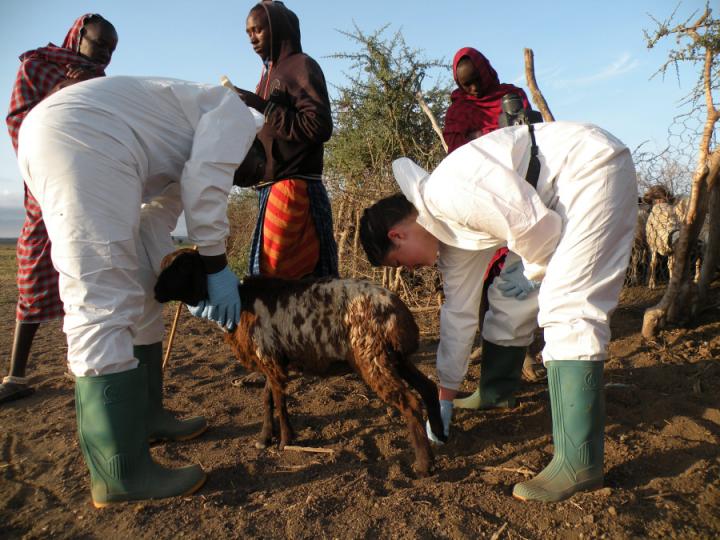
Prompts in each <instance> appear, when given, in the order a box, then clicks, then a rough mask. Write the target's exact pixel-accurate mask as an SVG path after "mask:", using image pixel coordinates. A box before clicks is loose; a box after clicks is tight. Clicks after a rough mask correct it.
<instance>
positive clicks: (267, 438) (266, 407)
mask: <svg viewBox="0 0 720 540" xmlns="http://www.w3.org/2000/svg"><path fill="white" fill-rule="evenodd" d="M274 431H275V429H274V425H273V394H272V387H271V386H270V379H268V378H266V379H265V388H264V389H263V425H262V431H260V437H259V438H258V440H257V442H256V443H255V446H256V447H257V448H267V447H268V446H270V443H271V442H272V438H273V435H274Z"/></svg>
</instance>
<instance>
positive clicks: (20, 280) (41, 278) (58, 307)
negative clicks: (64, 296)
mask: <svg viewBox="0 0 720 540" xmlns="http://www.w3.org/2000/svg"><path fill="white" fill-rule="evenodd" d="M16 256H17V288H18V302H17V310H16V318H17V321H18V322H21V323H43V322H47V321H51V320H53V319H57V318H59V317H62V316H63V315H64V311H63V304H62V301H61V300H60V293H59V290H58V273H57V271H56V270H55V268H53V264H52V261H51V260H50V238H48V234H47V230H46V229H45V222H44V221H43V218H42V212H41V210H40V205H39V204H38V202H37V201H36V200H35V197H33V196H32V194H31V193H30V190H28V188H27V186H25V223H24V224H23V228H22V230H21V231H20V237H19V238H18V241H17V246H16Z"/></svg>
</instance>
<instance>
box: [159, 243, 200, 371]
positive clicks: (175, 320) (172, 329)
mask: <svg viewBox="0 0 720 540" xmlns="http://www.w3.org/2000/svg"><path fill="white" fill-rule="evenodd" d="M193 249H194V250H196V251H197V246H193ZM182 307H183V303H182V302H178V306H177V309H176V310H175V318H173V323H172V326H171V327H170V336H168V344H167V348H166V349H165V358H163V363H162V369H165V366H166V365H167V361H168V358H170V351H172V346H173V341H175V331H176V330H177V325H178V321H179V320H180V311H181V310H182Z"/></svg>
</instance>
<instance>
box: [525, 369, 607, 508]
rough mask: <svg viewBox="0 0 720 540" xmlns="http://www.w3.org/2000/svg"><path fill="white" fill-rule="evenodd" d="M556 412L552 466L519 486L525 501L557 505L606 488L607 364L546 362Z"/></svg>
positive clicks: (551, 397)
mask: <svg viewBox="0 0 720 540" xmlns="http://www.w3.org/2000/svg"><path fill="white" fill-rule="evenodd" d="M545 365H546V367H547V373H548V385H549V387H550V406H551V409H552V424H553V443H554V445H555V451H554V455H553V459H552V461H550V463H549V464H548V466H547V467H545V469H543V470H542V471H541V472H540V473H539V474H538V475H537V476H536V477H535V478H533V479H532V480H529V481H527V482H522V483H520V484H517V485H516V486H515V487H514V489H513V497H515V498H516V499H520V500H521V501H543V502H557V501H562V500H564V499H567V498H568V497H570V496H571V495H573V494H574V493H577V492H578V491H590V490H593V489H598V488H601V487H602V485H603V479H604V476H603V464H604V437H605V401H604V389H603V368H604V363H603V362H583V361H579V360H560V361H550V362H546V364H545Z"/></svg>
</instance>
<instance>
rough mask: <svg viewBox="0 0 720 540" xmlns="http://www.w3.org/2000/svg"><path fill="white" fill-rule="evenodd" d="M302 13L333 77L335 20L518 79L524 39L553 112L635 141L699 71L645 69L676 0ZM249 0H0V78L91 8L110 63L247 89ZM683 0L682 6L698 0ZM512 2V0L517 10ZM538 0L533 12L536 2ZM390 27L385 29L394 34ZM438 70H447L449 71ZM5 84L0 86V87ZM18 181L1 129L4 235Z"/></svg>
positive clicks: (658, 52)
mask: <svg viewBox="0 0 720 540" xmlns="http://www.w3.org/2000/svg"><path fill="white" fill-rule="evenodd" d="M286 4H287V5H288V7H290V8H291V9H293V10H294V11H295V12H296V13H297V14H298V16H299V18H300V24H301V31H302V40H303V48H304V49H305V51H306V52H307V53H308V54H310V55H311V56H313V57H315V59H316V60H318V62H320V64H321V66H322V67H323V70H324V71H325V76H326V78H327V80H328V83H329V85H330V92H331V93H333V88H332V85H333V84H335V85H343V84H345V83H346V78H345V75H344V72H346V71H347V69H348V65H347V64H345V63H343V62H341V61H339V60H333V59H330V58H325V57H326V56H328V55H331V54H333V53H335V52H340V51H352V50H354V49H355V46H354V44H353V43H352V42H351V41H350V40H348V38H347V37H345V36H343V35H342V34H340V33H339V32H338V30H352V28H353V23H355V24H357V26H358V27H359V28H360V29H362V30H363V31H365V32H371V31H373V30H375V29H378V28H380V27H381V26H383V25H385V24H389V25H390V26H389V29H388V32H394V31H396V30H402V32H403V34H404V36H405V40H406V42H407V44H408V45H409V46H410V47H412V48H416V49H422V50H423V51H424V53H425V55H426V56H427V57H428V58H443V59H445V60H446V61H447V63H448V64H449V63H450V61H451V59H452V56H453V54H454V52H455V51H456V50H457V49H459V48H460V47H463V46H473V47H475V48H477V49H479V50H480V51H482V52H483V53H484V54H485V55H486V56H487V57H488V58H489V59H490V62H491V63H492V64H493V66H494V67H495V69H496V70H497V72H498V74H499V75H500V79H501V81H503V82H511V83H515V84H518V85H521V86H525V82H524V71H523V70H524V65H523V62H524V60H523V48H525V47H530V48H532V49H533V50H534V52H535V69H536V77H537V80H538V84H539V86H540V89H541V90H542V92H543V94H544V95H545V98H546V100H547V101H548V103H549V105H550V108H551V109H552V111H553V114H554V115H555V118H556V119H558V120H577V121H587V122H592V123H596V124H598V125H600V126H602V127H604V128H606V129H608V130H609V131H611V132H612V133H614V134H615V135H616V136H617V137H619V138H620V139H621V140H623V141H624V142H625V143H626V144H627V145H628V146H630V147H631V148H635V147H636V146H638V145H639V144H641V143H643V142H645V141H648V143H647V145H648V146H647V147H648V148H653V149H657V150H659V149H662V148H664V147H665V146H666V144H667V133H668V128H669V127H670V125H671V124H672V121H673V118H674V117H675V116H676V115H677V114H678V112H679V110H678V106H679V103H680V101H681V100H682V98H683V97H684V96H685V95H687V93H688V92H689V91H690V89H691V88H692V86H693V84H694V82H695V78H696V73H695V72H694V71H692V70H690V69H685V70H683V71H681V74H680V75H681V77H680V81H678V79H677V77H676V76H675V75H674V73H673V74H672V75H671V76H669V77H667V78H666V79H665V80H663V79H662V78H660V77H657V78H655V79H652V80H650V77H651V76H652V74H653V73H655V72H656V71H657V69H658V67H659V66H660V65H661V64H662V63H663V61H664V60H665V58H666V56H667V50H668V47H670V46H672V45H673V44H674V39H670V40H668V41H667V43H665V44H663V45H662V46H661V47H659V48H656V49H652V50H648V49H647V48H646V46H645V41H644V38H643V29H652V28H653V27H654V24H653V22H652V19H651V18H650V14H652V15H653V16H655V18H657V19H665V18H666V17H667V16H669V15H670V14H671V13H672V11H673V10H674V9H675V7H676V6H677V5H678V2H677V1H676V0H630V1H628V0H604V1H595V0H592V1H591V0H585V1H583V0H575V1H570V0H549V1H547V2H542V3H540V2H530V1H525V0H516V1H515V2H485V1H482V0H457V1H455V2H447V3H446V2H440V1H419V0H416V1H405V0H393V1H388V0H364V1H362V2H347V1H345V0H336V1H334V2H320V1H316V0H287V2H286ZM253 5H254V2H241V1H238V0H233V1H229V0H218V1H214V0H206V1H205V2H197V1H188V0H176V1H172V2H171V1H163V0H156V1H153V2H150V1H145V2H139V1H136V0H123V1H118V0H115V1H110V0H106V1H94V2H91V1H83V0H63V1H61V2H59V1H57V0H3V4H2V17H1V18H0V89H2V88H5V90H4V92H5V95H6V98H5V99H6V100H9V97H10V90H11V88H12V85H13V82H14V79H15V74H16V72H17V67H18V60H17V57H18V55H19V54H20V53H22V52H23V51H26V50H28V49H32V48H36V47H39V46H44V45H46V44H47V43H48V41H52V42H54V43H56V44H61V42H62V39H63V37H64V36H65V33H66V32H67V30H68V29H69V28H70V25H71V24H72V22H73V20H74V19H75V18H76V17H77V16H79V15H81V14H83V13H86V12H96V13H100V14H101V15H103V16H104V17H105V18H107V19H109V20H110V21H111V22H112V23H113V24H114V25H115V27H116V28H117V30H118V34H119V37H120V40H119V45H118V48H117V50H116V52H115V55H114V57H113V61H112V63H111V64H110V66H109V68H108V70H107V73H108V75H155V76H168V77H175V78H180V79H188V80H196V81H202V82H210V83H216V82H217V81H218V79H219V77H220V76H221V75H223V74H226V75H228V76H229V77H230V79H231V80H232V81H233V82H234V83H235V84H236V85H237V86H241V87H244V88H248V89H253V88H254V87H255V83H256V82H257V79H258V77H259V73H260V61H259V59H258V57H257V55H255V53H254V52H253V51H252V49H251V47H250V46H249V43H248V40H247V37H246V35H245V18H246V16H247V12H248V10H249V9H250V8H251V7H252V6H253ZM704 5H705V3H704V1H703V0H685V1H683V2H682V3H680V7H679V9H678V13H679V14H680V15H682V16H683V17H685V16H689V15H690V14H691V13H693V12H694V11H700V10H701V9H703V8H704ZM511 6H512V7H513V8H514V9H515V12H514V13H513V12H512V9H511ZM537 6H540V8H539V11H538V12H534V8H536V7H537ZM389 35H390V34H389ZM438 76H441V77H447V79H448V80H449V79H450V72H449V71H447V72H445V73H439V74H438ZM0 95H1V92H0ZM22 215H23V213H22V181H21V179H20V176H19V173H18V170H17V165H16V162H15V156H14V153H13V151H12V147H11V144H10V138H9V136H8V135H7V131H6V130H4V129H3V130H0V237H6V236H16V235H17V234H18V232H19V230H20V226H21V223H22Z"/></svg>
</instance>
